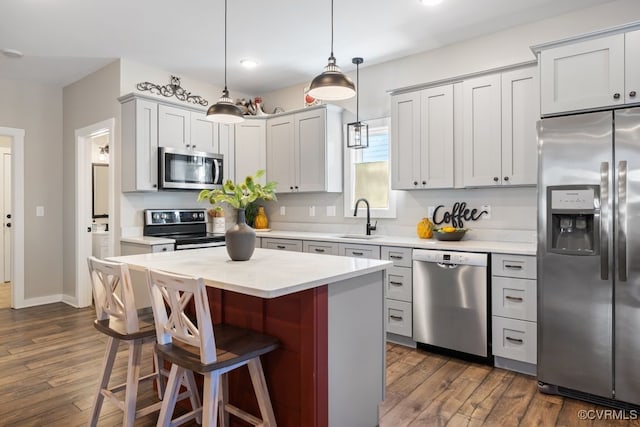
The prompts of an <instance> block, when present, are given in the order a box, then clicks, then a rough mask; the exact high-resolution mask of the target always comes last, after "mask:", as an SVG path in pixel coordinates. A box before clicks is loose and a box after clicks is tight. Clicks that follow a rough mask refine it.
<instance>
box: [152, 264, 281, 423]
mask: <svg viewBox="0 0 640 427" xmlns="http://www.w3.org/2000/svg"><path fill="white" fill-rule="evenodd" d="M147 280H148V283H149V288H150V290H151V304H152V307H153V312H154V317H155V322H156V332H157V339H158V344H156V351H157V352H158V354H160V355H161V356H162V357H163V358H164V359H165V360H168V361H170V362H171V363H172V366H171V372H170V374H169V382H168V384H167V389H166V395H165V398H164V400H163V401H162V409H161V410H160V417H159V419H158V426H174V425H178V424H180V423H182V422H184V421H186V420H187V419H189V418H188V416H193V413H199V411H202V425H203V426H205V427H209V426H214V427H215V426H216V425H217V422H218V415H219V416H220V423H221V425H226V424H227V423H226V420H227V417H228V414H232V415H235V416H237V417H239V418H241V419H243V420H245V421H247V422H249V423H250V424H252V425H254V426H257V425H260V426H265V427H275V426H276V421H275V417H274V415H273V408H272V406H271V400H270V398H269V392H268V390H267V384H266V381H265V378H264V372H263V370H262V364H261V363H260V355H262V354H265V353H268V352H270V351H272V350H274V349H276V348H277V347H278V342H277V339H276V338H274V337H271V336H268V335H264V334H260V333H257V332H254V331H251V330H249V329H244V328H238V327H235V326H231V325H225V324H218V325H213V323H212V321H211V313H210V311H209V301H208V298H207V291H206V288H205V285H204V281H203V280H202V278H197V279H196V278H193V277H185V276H179V275H174V274H168V273H164V272H160V271H155V270H149V271H148V273H147ZM192 299H193V302H194V305H195V311H196V313H195V314H196V319H195V320H196V321H195V322H193V321H192V320H191V319H189V317H188V316H187V314H186V313H185V312H184V309H185V307H186V306H187V304H188V303H189V301H190V300H192ZM244 365H247V367H248V368H249V375H250V376H251V382H252V384H253V389H254V391H255V394H256V399H257V401H258V406H259V408H260V414H261V417H262V419H259V418H257V417H255V416H253V415H251V414H249V413H247V412H246V411H243V410H241V409H239V408H237V407H236V406H233V405H231V404H229V403H228V402H227V396H226V392H227V391H226V382H227V379H226V374H227V373H228V372H229V371H232V370H234V369H236V368H239V367H241V366H244ZM185 371H193V372H198V373H200V374H202V375H203V376H204V392H203V407H202V408H199V409H198V410H197V411H194V412H193V413H191V414H186V415H185V416H183V417H180V418H177V419H175V420H172V419H171V418H172V416H173V410H174V408H175V403H176V399H175V396H176V394H177V392H178V389H179V383H178V379H179V378H180V377H181V376H182V375H183V373H184V372H185ZM219 402H220V403H219ZM218 413H219V414H218Z"/></svg>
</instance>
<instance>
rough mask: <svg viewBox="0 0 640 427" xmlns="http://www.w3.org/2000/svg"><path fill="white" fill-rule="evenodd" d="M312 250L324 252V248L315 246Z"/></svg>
mask: <svg viewBox="0 0 640 427" xmlns="http://www.w3.org/2000/svg"><path fill="white" fill-rule="evenodd" d="M314 251H316V252H321V253H324V249H321V248H315V249H314Z"/></svg>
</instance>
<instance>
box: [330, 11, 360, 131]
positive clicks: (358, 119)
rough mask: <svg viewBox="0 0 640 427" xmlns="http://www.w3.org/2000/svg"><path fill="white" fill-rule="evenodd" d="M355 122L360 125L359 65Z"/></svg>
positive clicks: (357, 66)
mask: <svg viewBox="0 0 640 427" xmlns="http://www.w3.org/2000/svg"><path fill="white" fill-rule="evenodd" d="M332 1H333V0H332ZM356 122H357V123H360V64H356Z"/></svg>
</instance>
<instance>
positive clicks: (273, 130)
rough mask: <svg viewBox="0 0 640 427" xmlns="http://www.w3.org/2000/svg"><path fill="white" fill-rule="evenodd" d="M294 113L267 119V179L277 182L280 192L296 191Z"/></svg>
mask: <svg viewBox="0 0 640 427" xmlns="http://www.w3.org/2000/svg"><path fill="white" fill-rule="evenodd" d="M293 119H294V117H293V114H291V115H288V116H281V117H275V118H273V119H269V120H267V181H273V182H277V183H278V186H277V191H278V193H292V192H294V191H295V188H294V187H295V185H296V181H295V166H294V148H293V147H294V140H295V131H294V125H293Z"/></svg>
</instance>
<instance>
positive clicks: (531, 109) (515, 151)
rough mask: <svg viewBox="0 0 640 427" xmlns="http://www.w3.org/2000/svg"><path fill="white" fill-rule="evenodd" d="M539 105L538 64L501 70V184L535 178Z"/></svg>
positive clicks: (523, 183) (518, 182)
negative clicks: (512, 69)
mask: <svg viewBox="0 0 640 427" xmlns="http://www.w3.org/2000/svg"><path fill="white" fill-rule="evenodd" d="M539 106H540V91H539V90H538V70H537V67H529V68H523V69H520V70H514V71H508V72H505V73H502V184H505V185H507V184H510V185H532V184H535V183H536V181H537V178H538V173H537V166H538V162H537V157H538V140H537V132H536V122H537V121H538V119H539V117H540V107H539Z"/></svg>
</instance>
